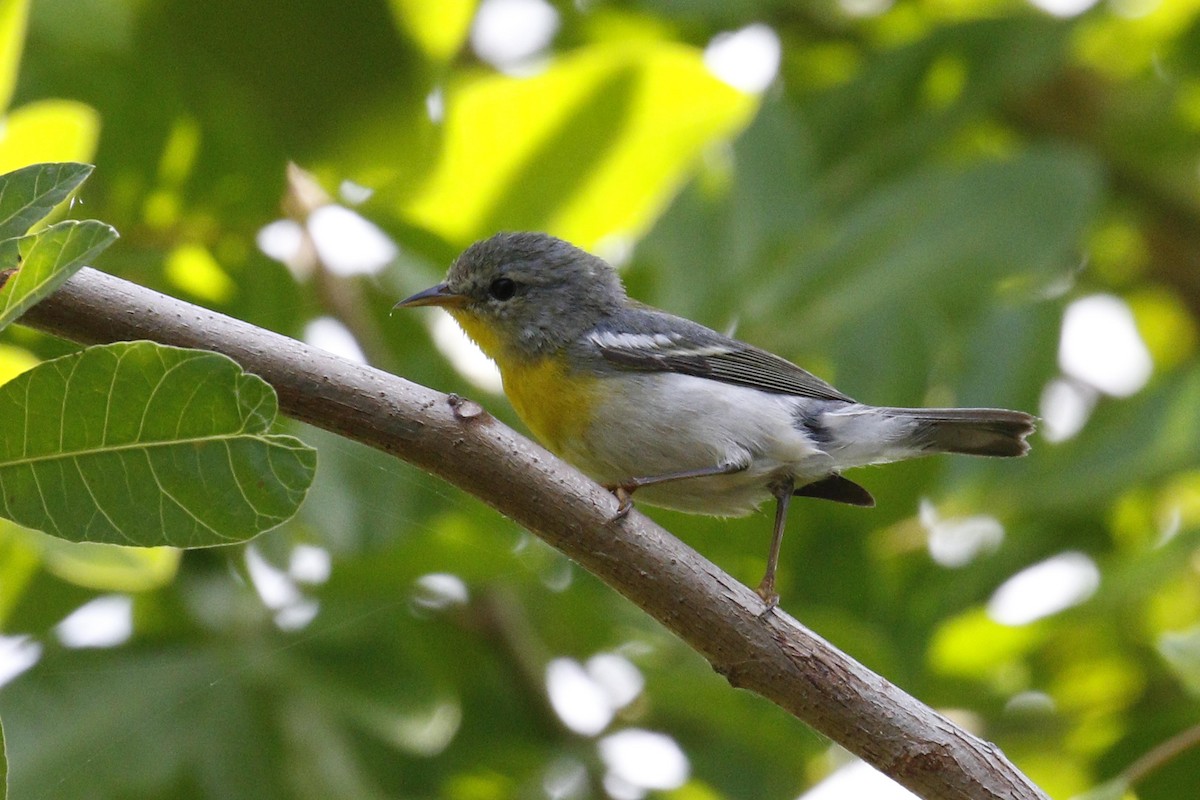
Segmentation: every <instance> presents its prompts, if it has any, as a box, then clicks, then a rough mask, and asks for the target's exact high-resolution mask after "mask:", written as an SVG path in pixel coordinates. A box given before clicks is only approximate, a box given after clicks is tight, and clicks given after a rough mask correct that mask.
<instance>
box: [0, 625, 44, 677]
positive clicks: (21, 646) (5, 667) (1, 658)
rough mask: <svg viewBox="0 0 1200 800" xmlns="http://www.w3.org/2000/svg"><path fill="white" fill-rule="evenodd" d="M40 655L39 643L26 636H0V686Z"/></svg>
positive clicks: (31, 663)
mask: <svg viewBox="0 0 1200 800" xmlns="http://www.w3.org/2000/svg"><path fill="white" fill-rule="evenodd" d="M41 657H42V646H41V644H39V643H38V642H35V641H33V640H32V639H31V638H29V637H28V636H0V686H3V685H4V684H6V683H8V682H9V681H11V680H12V679H13V678H15V677H17V676H18V675H20V674H21V673H22V672H24V671H25V670H27V669H29V668H30V667H32V666H33V665H34V664H36V663H37V662H38V659H39V658H41Z"/></svg>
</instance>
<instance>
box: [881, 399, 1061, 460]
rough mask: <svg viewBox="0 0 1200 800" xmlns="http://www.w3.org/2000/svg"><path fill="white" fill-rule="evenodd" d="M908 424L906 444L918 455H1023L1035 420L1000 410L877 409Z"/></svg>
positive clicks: (1028, 416)
mask: <svg viewBox="0 0 1200 800" xmlns="http://www.w3.org/2000/svg"><path fill="white" fill-rule="evenodd" d="M877 410H878V411H880V412H882V413H883V414H885V415H887V416H891V417H895V418H897V419H899V420H904V421H908V422H911V423H912V427H911V428H910V429H909V433H908V436H906V437H905V438H906V440H907V441H906V444H908V445H909V446H910V447H913V448H914V449H915V450H917V451H919V452H922V453H965V454H967V455H972V456H1000V457H1005V458H1007V457H1012V456H1023V455H1025V454H1026V453H1027V452H1029V443H1028V442H1026V441H1025V438H1026V437H1027V436H1029V434H1031V433H1033V431H1034V424H1035V423H1036V421H1037V420H1036V418H1035V417H1033V416H1032V415H1030V414H1026V413H1025V412H1023V411H1008V410H1005V409H1002V408H879V409H877Z"/></svg>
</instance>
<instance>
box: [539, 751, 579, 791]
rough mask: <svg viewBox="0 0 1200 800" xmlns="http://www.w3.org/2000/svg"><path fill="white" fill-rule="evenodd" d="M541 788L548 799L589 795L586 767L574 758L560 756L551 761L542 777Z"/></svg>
mask: <svg viewBox="0 0 1200 800" xmlns="http://www.w3.org/2000/svg"><path fill="white" fill-rule="evenodd" d="M542 790H543V791H545V792H546V797H547V798H549V800H583V799H584V798H586V797H589V796H590V792H589V791H588V772H587V767H586V766H584V765H583V762H581V761H579V760H577V759H574V758H567V757H562V758H558V759H556V760H554V761H552V762H551V763H550V766H548V767H546V774H545V775H544V776H543V777H542Z"/></svg>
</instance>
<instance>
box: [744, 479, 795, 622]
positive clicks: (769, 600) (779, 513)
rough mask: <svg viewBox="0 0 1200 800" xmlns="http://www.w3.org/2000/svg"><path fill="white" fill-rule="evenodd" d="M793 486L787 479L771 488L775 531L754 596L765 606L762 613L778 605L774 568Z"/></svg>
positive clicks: (781, 542)
mask: <svg viewBox="0 0 1200 800" xmlns="http://www.w3.org/2000/svg"><path fill="white" fill-rule="evenodd" d="M794 489H795V484H794V483H793V481H792V480H791V479H790V478H789V479H788V480H787V481H784V482H781V483H779V484H777V485H775V486H772V487H771V491H772V493H773V494H774V495H775V531H774V533H772V535H771V551H770V552H769V553H768V554H767V572H766V574H764V575H763V579H762V581H761V582H760V583H759V584H758V588H757V589H755V590H754V592H755V594H757V595H758V596H759V597H761V598H762V601H763V602H764V603H766V604H767V607H766V608H765V609H763V613H764V614H766V613H767V612H768V611H770V610H771V609H773V608H774V607H775V606H777V605H779V593H778V592H776V591H775V568H776V567H777V566H779V548H780V547H781V546H782V545H783V529H784V526H785V525H786V524H787V512H788V504H789V503H791V501H792V491H793V490H794Z"/></svg>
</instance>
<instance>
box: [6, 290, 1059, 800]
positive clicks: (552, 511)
mask: <svg viewBox="0 0 1200 800" xmlns="http://www.w3.org/2000/svg"><path fill="white" fill-rule="evenodd" d="M23 321H24V322H25V323H26V324H29V325H31V326H33V327H35V328H38V329H41V330H43V331H47V332H50V333H54V334H57V335H59V336H62V337H64V338H67V339H72V340H74V341H77V342H84V343H89V344H90V343H100V342H112V341H119V340H129V339H150V340H154V341H157V342H162V343H164V344H171V345H177V346H181V347H196V348H202V349H205V350H215V351H217V352H220V353H224V354H225V355H228V356H230V357H231V358H233V359H234V360H235V361H237V362H239V363H240V364H241V365H242V366H243V367H244V368H245V369H247V370H248V371H250V372H254V373H256V374H258V375H260V376H261V377H262V378H264V379H265V380H267V381H268V382H269V383H270V384H271V385H273V386H274V387H275V389H276V391H277V392H278V393H279V399H280V406H281V408H282V409H283V411H284V412H285V413H286V414H288V415H289V416H292V417H294V418H296V419H299V420H303V421H304V422H308V423H310V424H313V425H316V426H319V427H322V428H325V429H326V430H330V431H333V432H334V433H338V434H341V435H343V436H346V437H347V438H350V439H354V440H356V441H359V442H362V443H364V444H367V445H370V446H371V447H375V448H378V449H380V450H383V451H385V452H388V453H391V454H393V455H395V456H397V457H399V458H402V459H404V460H405V461H408V462H410V463H412V464H415V465H416V466H418V467H420V468H422V469H425V470H428V471H430V472H433V473H435V474H437V475H439V476H441V477H443V478H445V479H446V480H447V481H449V482H450V483H453V484H454V485H456V486H458V487H460V488H462V489H464V490H466V491H467V492H470V493H471V494H473V495H475V496H476V497H479V498H480V499H482V500H483V501H484V502H486V503H488V504H489V505H491V506H492V507H493V508H495V509H496V510H497V511H500V512H501V513H502V514H505V515H507V516H509V517H511V518H512V519H514V520H515V521H517V522H518V523H520V524H522V525H524V526H525V527H527V528H528V529H529V530H530V531H532V532H533V533H535V534H537V535H538V536H540V537H541V538H542V539H544V540H545V541H547V542H548V543H549V544H551V545H552V546H554V547H556V548H558V549H559V550H561V551H562V552H563V553H565V554H566V555H568V556H569V557H571V558H572V559H574V560H575V561H577V562H578V563H579V564H581V565H582V566H584V567H585V568H586V569H588V570H590V571H591V572H592V573H594V574H595V575H596V576H598V577H599V578H600V579H601V580H603V581H604V582H605V583H607V584H608V585H609V586H611V587H613V588H614V589H616V590H617V591H619V592H620V593H621V594H623V595H625V596H626V597H628V598H629V599H630V600H632V601H633V602H634V603H636V604H637V605H638V606H640V607H641V608H642V609H643V610H645V611H646V613H648V614H650V615H651V616H653V617H654V618H655V619H657V620H658V621H659V622H661V623H662V624H663V625H665V626H666V627H667V628H669V629H670V630H671V631H673V632H674V633H675V634H676V635H678V636H679V637H680V638H681V639H683V640H684V641H685V642H687V644H688V645H690V646H691V647H692V648H694V649H695V650H697V651H698V652H699V653H700V654H701V655H703V656H704V657H705V658H706V659H708V661H709V662H710V663H711V664H712V666H713V669H715V670H716V671H717V672H719V673H721V674H722V675H724V676H725V677H726V678H727V679H728V680H729V682H730V683H731V684H732V685H734V686H737V687H741V688H745V689H749V690H751V691H754V692H756V693H758V694H760V695H762V696H763V697H766V698H767V699H769V700H771V701H772V702H774V703H776V704H778V705H779V706H781V707H782V708H784V709H785V710H787V711H789V712H790V713H792V714H794V715H795V716H796V717H798V718H799V719H801V720H803V721H804V722H806V723H807V724H809V725H811V726H812V727H813V728H815V729H816V730H818V731H820V732H821V733H823V734H825V735H826V736H828V737H830V738H831V739H833V740H834V741H836V742H838V743H839V744H841V745H842V746H843V747H845V748H846V749H848V750H850V751H851V752H853V753H855V754H857V755H859V756H860V757H862V758H863V759H864V760H865V761H867V762H868V763H869V764H871V765H873V766H874V767H876V768H877V769H879V770H880V771H882V772H884V773H886V774H887V775H889V776H891V777H892V778H894V779H895V780H896V781H898V782H899V783H901V784H903V785H904V786H907V787H908V788H909V789H911V790H913V791H914V792H916V793H918V794H920V795H922V796H923V797H926V798H938V800H943V799H945V800H951V799H961V800H968V798H969V799H970V800H983V799H984V798H1006V799H1008V800H1023V799H1026V798H1029V799H1032V798H1040V799H1041V800H1045V797H1046V796H1045V795H1044V794H1043V793H1042V792H1041V791H1040V790H1039V789H1038V788H1037V787H1036V786H1034V785H1033V784H1032V783H1030V782H1029V780H1028V779H1027V778H1025V777H1024V776H1023V775H1022V774H1021V773H1020V772H1018V771H1017V770H1016V769H1015V768H1014V767H1013V766H1012V764H1011V763H1009V761H1008V760H1007V759H1006V758H1005V757H1004V755H1003V753H1001V752H1000V750H999V749H998V748H997V747H996V746H995V745H992V744H990V743H988V742H984V741H982V740H980V739H978V738H976V737H975V736H973V735H971V734H970V733H968V732H966V731H964V730H962V729H960V728H958V727H957V726H955V725H954V724H953V723H951V722H950V721H949V720H947V719H946V718H945V717H943V716H941V715H940V714H938V713H936V712H935V711H933V710H932V709H930V708H929V707H928V706H925V705H924V704H922V703H921V702H919V701H917V700H915V699H914V698H912V697H911V696H909V695H907V694H905V693H904V692H903V691H901V690H900V689H898V688H897V687H895V686H893V685H892V684H890V683H888V682H887V681H885V680H884V679H883V678H881V677H879V676H878V675H876V674H874V673H873V672H871V671H870V670H868V669H867V668H866V667H864V666H862V665H861V664H859V663H857V662H856V661H854V660H853V659H851V658H850V657H849V656H847V655H845V654H844V653H842V652H840V651H838V650H837V649H836V648H834V647H833V646H832V645H830V644H829V643H828V642H826V641H824V640H823V639H821V638H820V637H819V636H817V635H816V634H814V633H813V632H811V631H809V630H808V629H807V628H805V627H803V626H802V625H800V624H799V623H798V622H797V621H796V620H794V619H792V618H791V617H790V616H788V615H787V614H785V613H783V612H782V611H779V610H778V609H777V610H775V611H773V612H771V613H769V614H767V615H765V616H760V614H762V613H763V604H762V601H760V600H759V598H758V597H757V595H755V594H754V592H752V591H751V590H750V589H748V588H746V587H745V586H743V585H742V584H741V583H739V582H738V581H736V580H734V579H733V578H732V577H731V576H730V575H728V574H726V573H725V572H722V571H721V570H720V569H719V568H718V567H717V566H716V565H714V564H712V563H711V562H709V561H707V560H706V559H704V558H703V557H702V556H700V555H699V554H698V553H696V552H695V551H694V550H692V549H691V548H689V547H687V546H686V545H685V544H683V543H682V542H680V541H679V540H678V539H676V538H675V537H674V536H672V535H671V534H670V533H668V532H667V531H665V530H663V529H662V528H660V527H659V526H657V525H655V524H654V523H653V522H651V521H650V520H649V519H648V518H647V517H645V516H643V515H641V514H639V513H637V512H636V511H635V512H633V513H630V514H629V515H628V516H627V517H625V518H624V519H622V520H621V521H620V522H614V521H613V517H614V514H615V512H616V510H617V502H616V500H615V499H614V497H613V496H612V495H611V494H609V493H608V492H607V491H605V490H604V489H603V488H601V487H600V486H599V485H597V484H596V483H594V482H592V481H591V480H589V479H588V478H586V477H585V476H583V475H582V474H581V473H579V472H578V471H576V470H575V469H574V468H572V467H570V466H568V465H567V464H565V463H564V462H562V461H560V460H558V459H557V458H555V457H554V456H552V455H550V454H549V453H548V452H546V451H545V450H543V449H541V448H540V447H538V446H537V445H535V444H533V443H532V442H530V441H529V440H527V439H525V438H524V437H522V436H520V435H518V434H517V433H515V432H514V431H512V430H511V429H509V428H508V427H506V426H504V425H503V424H501V423H500V422H498V421H497V420H495V419H493V418H491V417H490V416H488V415H487V414H486V413H484V412H483V410H482V409H481V408H479V407H478V406H477V405H475V404H474V403H471V402H469V401H462V400H458V399H456V398H447V396H446V395H443V394H440V393H438V392H435V391H433V390H431V389H427V388H425V387H423V386H419V385H416V384H413V383H410V382H409V381H406V380H404V379H403V378H398V377H396V376H394V375H390V374H388V373H386V372H382V371H380V370H377V369H373V368H371V367H367V366H362V365H360V364H356V363H352V362H349V361H346V360H344V359H341V358H339V357H337V356H334V355H331V354H329V353H326V352H324V351H321V350H317V349H315V348H312V347H308V346H307V345H304V344H302V343H300V342H297V341H295V340H293V339H289V338H287V337H285V336H280V335H279V334H275V333H271V332H269V331H266V330H263V329H261V328H257V327H255V326H253V325H250V324H248V323H245V322H242V321H239V320H235V319H232V318H229V317H226V316H223V315H221V314H217V313H214V312H212V311H208V310H205V309H202V308H199V307H197V306H193V305H190V304H188V303H184V302H182V301H180V300H176V299H173V298H170V297H167V296H165V295H161V294H158V293H157V292H154V291H151V290H149V289H146V288H143V287H140V286H137V285H135V284H132V283H128V282H126V281H123V280H120V279H118V278H114V277H112V276H109V275H106V274H104V273H101V272H97V271H95V270H92V269H84V270H82V271H81V272H79V273H78V274H77V275H76V276H75V277H73V278H72V279H71V280H70V281H68V282H67V283H66V284H65V285H64V286H63V287H62V288H61V289H59V290H58V291H57V292H56V293H55V294H53V295H51V296H50V297H48V298H47V299H46V300H43V301H42V302H41V303H40V304H39V305H37V306H35V307H34V308H32V309H31V310H30V311H28V312H27V313H26V315H25V317H24V319H23Z"/></svg>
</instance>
